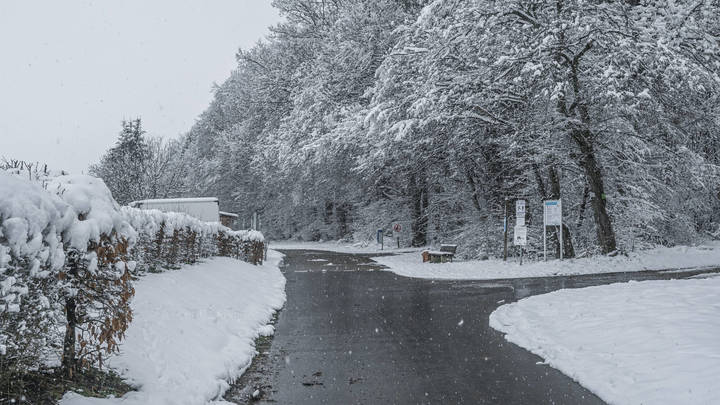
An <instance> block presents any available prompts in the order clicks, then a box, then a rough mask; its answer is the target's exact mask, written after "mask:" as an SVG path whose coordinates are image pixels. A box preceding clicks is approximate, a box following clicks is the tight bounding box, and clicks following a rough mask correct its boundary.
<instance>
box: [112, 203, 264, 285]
mask: <svg viewBox="0 0 720 405" xmlns="http://www.w3.org/2000/svg"><path fill="white" fill-rule="evenodd" d="M120 212H121V214H122V216H123V218H125V220H127V221H128V222H129V223H130V224H131V225H132V227H133V228H134V229H136V230H137V231H138V239H137V241H136V243H135V244H134V245H133V247H132V248H131V249H130V255H131V257H132V258H133V259H134V260H136V261H137V262H138V264H139V266H138V267H137V270H136V272H142V271H159V270H161V269H168V268H174V267H176V266H177V265H179V264H182V263H195V262H196V261H197V259H198V258H201V257H211V256H228V257H233V258H236V259H241V260H244V261H246V262H249V263H253V264H259V263H262V259H263V255H264V245H263V242H264V239H263V235H262V233H260V232H258V231H233V230H231V229H230V228H227V227H225V226H223V225H220V224H219V223H210V222H203V221H200V220H199V219H196V218H193V217H191V216H189V215H186V214H182V213H174V212H169V213H164V212H161V211H158V210H142V209H138V208H132V207H122V208H121V210H120Z"/></svg>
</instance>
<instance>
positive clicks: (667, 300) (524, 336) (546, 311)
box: [490, 278, 720, 405]
mask: <svg viewBox="0 0 720 405" xmlns="http://www.w3.org/2000/svg"><path fill="white" fill-rule="evenodd" d="M718 313H720V278H709V279H699V280H698V279H696V280H671V281H644V282H629V283H622V284H612V285H606V286H600V287H589V288H582V289H573V290H560V291H556V292H552V293H549V294H544V295H539V296H534V297H530V298H526V299H523V300H520V301H519V302H517V303H513V304H508V305H503V306H501V307H500V308H498V309H497V310H496V311H495V312H493V313H492V314H491V315H490V326H492V327H493V328H495V329H497V330H499V331H501V332H504V333H506V339H507V340H508V341H510V342H513V343H515V344H517V345H519V346H522V347H524V348H526V349H527V350H529V351H531V352H533V353H535V354H537V355H539V356H541V357H542V358H544V359H545V361H546V362H547V363H548V364H549V365H551V366H552V367H555V368H557V369H558V370H560V371H562V372H563V373H565V374H567V375H568V376H570V377H571V378H573V379H575V380H576V381H578V382H579V383H580V384H582V385H583V386H585V387H586V388H588V389H589V390H591V391H592V392H594V393H595V394H597V395H598V396H599V397H600V398H602V399H603V400H605V401H607V402H608V403H610V404H633V405H634V404H716V403H719V402H720V385H718V384H717V383H718V376H720V338H719V336H720V317H718Z"/></svg>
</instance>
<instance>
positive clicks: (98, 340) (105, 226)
mask: <svg viewBox="0 0 720 405" xmlns="http://www.w3.org/2000/svg"><path fill="white" fill-rule="evenodd" d="M48 191H49V192H51V193H54V194H56V195H57V196H58V197H59V198H60V199H61V200H63V201H64V202H65V203H66V204H68V205H69V206H70V207H71V209H72V211H73V214H74V215H73V217H74V220H73V221H72V222H71V224H70V226H69V227H67V228H66V229H65V230H64V231H63V234H62V237H63V243H64V245H65V250H66V254H67V260H66V261H65V266H64V269H63V271H62V272H60V273H59V274H58V280H59V282H60V285H61V295H62V298H63V299H64V302H65V320H66V323H65V338H64V343H63V356H62V359H63V368H64V370H65V371H66V373H67V375H68V377H71V378H72V376H73V373H74V370H75V368H76V366H77V365H78V363H79V364H80V365H84V364H88V363H96V364H99V365H102V359H103V355H106V354H110V353H112V352H113V351H115V350H117V343H118V342H119V340H121V339H122V337H123V334H124V332H125V330H126V329H127V327H128V326H129V324H130V321H131V320H132V311H131V309H130V299H131V298H132V296H133V294H134V290H133V287H132V283H131V281H130V273H129V269H130V268H132V267H133V263H132V262H129V258H128V255H127V252H128V247H129V245H130V244H131V243H132V242H134V241H135V239H136V236H137V233H136V231H135V230H134V229H133V228H132V227H131V226H130V224H129V223H128V222H127V221H126V220H125V219H124V218H123V216H122V215H121V214H120V206H119V205H118V204H117V202H115V200H114V199H113V197H112V195H111V194H110V190H109V189H108V188H107V186H105V183H104V182H103V181H102V180H100V179H98V178H95V177H90V176H59V177H56V178H54V179H53V180H52V181H51V182H50V183H49V184H48Z"/></svg>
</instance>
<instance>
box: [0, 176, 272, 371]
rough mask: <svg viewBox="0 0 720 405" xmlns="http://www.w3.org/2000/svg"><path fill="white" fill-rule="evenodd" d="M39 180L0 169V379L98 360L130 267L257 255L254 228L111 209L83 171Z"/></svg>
mask: <svg viewBox="0 0 720 405" xmlns="http://www.w3.org/2000/svg"><path fill="white" fill-rule="evenodd" d="M46 187H47V189H45V188H43V187H42V186H41V185H40V184H37V183H34V182H30V181H27V180H24V179H22V178H20V177H18V176H16V175H12V174H8V173H4V172H0V378H5V377H7V376H9V375H12V374H13V373H18V372H23V371H25V370H28V369H30V368H35V367H39V366H40V365H42V364H44V363H46V362H47V361H48V360H51V361H52V360H56V361H57V360H62V363H63V366H64V367H65V368H66V369H68V368H69V369H71V370H72V369H74V367H75V364H84V363H86V362H98V361H100V362H101V361H102V357H103V355H104V354H105V353H108V352H112V351H114V350H116V348H117V343H118V341H119V340H120V339H122V337H123V333H124V331H125V329H126V328H127V325H128V324H129V323H130V322H131V321H132V313H131V311H130V306H129V302H130V299H131V297H132V295H133V293H134V290H133V288H132V277H131V274H135V275H138V274H140V273H142V272H144V271H162V270H163V269H168V268H173V267H175V266H177V265H179V264H181V263H193V262H195V261H196V260H198V258H201V257H209V256H230V257H234V258H239V259H242V260H245V261H248V262H251V263H255V264H257V263H261V262H262V258H263V253H264V243H263V242H264V241H263V236H262V234H261V233H259V232H256V231H232V230H230V229H229V228H226V227H224V226H222V225H220V224H212V223H205V222H202V221H199V220H197V219H195V218H192V217H190V216H188V215H185V214H176V213H162V212H160V211H145V210H140V209H135V208H129V207H120V206H119V205H118V204H117V203H116V202H115V200H114V199H113V197H112V195H111V193H110V191H109V190H108V188H107V187H106V186H105V184H104V183H103V181H102V180H100V179H97V178H94V177H90V176H59V177H56V178H54V179H52V180H51V181H49V182H48V183H46ZM71 372H72V371H70V373H71Z"/></svg>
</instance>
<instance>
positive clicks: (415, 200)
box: [410, 174, 428, 247]
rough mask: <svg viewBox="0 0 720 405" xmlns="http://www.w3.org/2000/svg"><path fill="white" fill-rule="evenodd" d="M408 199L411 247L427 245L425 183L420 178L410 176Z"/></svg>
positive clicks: (426, 194)
mask: <svg viewBox="0 0 720 405" xmlns="http://www.w3.org/2000/svg"><path fill="white" fill-rule="evenodd" d="M410 198H411V199H412V224H411V228H412V246H413V247H420V246H425V245H427V227H428V218H427V206H428V192H427V181H426V179H425V178H424V177H422V176H417V175H415V174H413V175H411V176H410Z"/></svg>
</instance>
